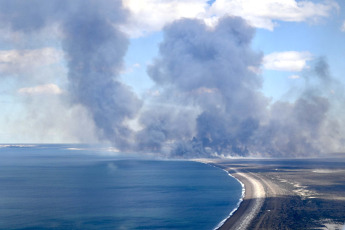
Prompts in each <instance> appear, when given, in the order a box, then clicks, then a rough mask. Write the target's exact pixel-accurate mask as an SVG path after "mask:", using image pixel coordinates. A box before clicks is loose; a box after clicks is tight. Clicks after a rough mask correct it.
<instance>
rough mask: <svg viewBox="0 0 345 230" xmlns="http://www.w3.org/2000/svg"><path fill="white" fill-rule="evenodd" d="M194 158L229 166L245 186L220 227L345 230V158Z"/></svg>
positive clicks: (226, 228) (222, 228) (223, 166)
mask: <svg viewBox="0 0 345 230" xmlns="http://www.w3.org/2000/svg"><path fill="white" fill-rule="evenodd" d="M195 160H196V161H198V162H202V163H205V164H209V165H212V166H214V167H218V168H221V169H223V170H225V171H227V172H228V173H229V174H230V175H231V176H233V177H235V178H236V179H237V180H239V181H241V182H242V183H243V185H244V188H245V195H244V197H243V201H242V202H241V203H240V205H239V207H238V209H237V210H235V211H234V212H233V213H230V215H229V217H228V218H227V219H226V220H224V221H222V222H221V223H220V224H219V225H221V224H222V225H221V226H219V228H217V229H220V230H224V229H225V230H229V229H231V230H233V229H320V230H321V229H322V230H326V229H345V222H344V218H345V215H344V213H345V187H344V184H345V174H344V172H345V160H339V159H331V158H329V159H323V158H317V159H195Z"/></svg>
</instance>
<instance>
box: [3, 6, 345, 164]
mask: <svg viewBox="0 0 345 230" xmlns="http://www.w3.org/2000/svg"><path fill="white" fill-rule="evenodd" d="M28 5H30V6H28ZM0 9H6V12H5V11H4V10H1V11H4V12H1V17H2V21H3V22H2V23H3V24H4V25H5V26H8V27H9V28H10V29H11V30H13V31H18V32H20V33H35V32H37V31H40V30H42V29H43V28H45V27H48V26H51V25H58V26H59V28H60V30H61V32H62V36H61V38H60V40H61V44H62V49H63V51H64V54H65V59H66V61H67V67H68V81H69V88H68V91H69V98H70V101H71V102H72V104H78V105H82V106H83V107H85V108H86V110H87V111H88V114H89V115H90V117H91V118H92V120H93V123H94V124H95V126H96V128H97V130H98V136H99V138H100V139H103V140H108V141H110V142H111V143H113V144H114V146H115V147H117V148H119V149H121V150H127V151H128V150H135V151H149V152H157V153H164V154H167V155H169V156H172V157H199V156H202V157H206V156H214V155H225V156H226V155H231V156H248V155H260V156H274V157H275V156H276V157H298V156H310V155H318V154H322V153H329V152H336V151H343V150H344V145H343V144H342V143H344V138H343V137H344V134H345V132H344V130H342V128H341V127H342V125H343V122H344V121H343V120H342V119H341V118H339V117H336V116H335V115H334V114H337V112H334V111H339V109H341V108H340V105H341V104H342V102H343V96H342V95H339V94H340V92H341V90H342V88H341V86H340V85H339V84H338V83H337V82H336V81H335V80H334V79H333V78H332V77H331V75H330V73H329V72H330V70H329V67H328V64H327V61H326V60H325V59H322V58H320V60H318V61H317V62H316V63H314V67H313V68H312V70H311V71H309V72H307V73H306V74H305V75H306V76H305V82H306V84H305V87H304V88H303V89H302V90H301V92H300V95H299V96H298V98H297V99H296V100H295V101H293V102H286V101H284V102H283V101H277V102H274V103H272V102H271V101H270V99H269V98H267V97H266V96H265V95H264V94H263V93H262V83H263V79H262V77H261V76H260V74H258V73H257V72H258V71H255V70H258V69H260V66H261V64H262V58H263V55H262V54H261V53H260V52H257V51H255V50H254V49H253V48H252V44H251V42H252V39H253V37H254V36H255V30H254V29H253V28H251V27H250V26H248V25H247V24H246V22H245V21H244V20H243V19H241V18H239V17H226V18H223V19H221V20H220V21H219V23H218V24H217V25H216V26H215V27H214V28H210V27H208V26H206V25H205V24H204V23H203V22H202V21H200V20H195V19H183V20H179V21H176V22H173V23H172V24H170V25H169V26H167V27H165V29H164V40H163V42H162V43H161V44H160V47H159V55H158V57H157V58H156V59H155V60H154V61H153V63H152V64H151V65H150V66H149V68H148V70H147V71H148V74H149V76H150V77H151V79H152V80H153V81H154V82H155V84H156V86H155V87H156V88H158V89H159V92H160V93H159V95H158V96H156V97H155V98H153V99H152V100H151V101H149V102H147V103H145V106H143V104H144V103H143V101H141V99H139V98H138V97H137V96H136V95H135V93H134V92H132V91H131V89H130V88H129V86H126V85H125V84H124V83H122V82H121V81H120V80H119V76H120V72H121V68H122V65H123V58H124V55H125V54H126V51H127V47H128V45H129V39H128V38H127V37H126V36H125V35H124V34H123V33H122V32H121V31H120V30H119V29H118V27H119V25H121V23H123V22H124V21H125V20H126V17H127V15H128V12H126V11H125V10H124V9H123V8H122V6H121V1H114V0H111V1H110V0H97V1H96V0H85V1H81V0H80V1H62V0H49V1H35V0H30V1H0ZM133 120H136V121H137V122H138V124H139V126H140V129H138V130H134V129H132V128H131V127H130V126H129V125H128V123H129V122H130V121H133Z"/></svg>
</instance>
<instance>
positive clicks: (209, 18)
mask: <svg viewBox="0 0 345 230" xmlns="http://www.w3.org/2000/svg"><path fill="white" fill-rule="evenodd" d="M122 1H123V4H124V6H125V7H126V8H127V9H128V10H129V11H130V12H131V18H130V20H129V23H128V24H127V25H124V27H123V30H124V31H125V32H127V33H128V34H130V35H131V36H134V37H137V36H141V35H145V34H146V33H150V32H152V31H159V30H161V29H162V28H163V27H164V26H165V25H166V24H168V23H171V22H172V21H174V20H177V19H180V18H199V19H203V20H205V22H206V23H207V24H215V23H216V22H217V21H218V19H219V18H220V17H223V16H225V15H231V16H240V17H243V18H245V19H246V20H247V21H248V22H249V23H250V24H251V25H252V26H254V27H258V28H264V29H269V30H273V29H274V27H275V26H276V25H277V21H290V22H302V21H312V22H315V21H318V20H319V19H320V18H325V17H328V16H329V15H330V14H331V12H332V11H334V10H338V9H339V6H338V4H337V3H336V2H335V1H334V0H325V1H324V2H322V3H314V2H312V1H296V0H216V1H215V2H214V3H213V4H212V6H209V4H208V3H207V0H185V1H179V0H140V1H138V0H122Z"/></svg>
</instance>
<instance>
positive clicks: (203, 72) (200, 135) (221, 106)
mask: <svg viewBox="0 0 345 230" xmlns="http://www.w3.org/2000/svg"><path fill="white" fill-rule="evenodd" d="M253 36H254V29H252V28H251V27H249V26H248V25H247V24H246V23H245V22H244V21H243V20H242V19H240V18H224V19H223V20H221V21H220V22H219V24H218V25H217V27H215V28H212V29H210V28H208V27H207V26H206V25H205V24H204V23H202V22H201V21H198V20H187V19H186V20H181V21H178V22H176V23H174V24H172V25H170V26H168V27H167V28H166V29H165V40H164V42H163V43H162V44H161V45H160V56H159V57H158V58H157V59H156V61H155V62H154V64H153V65H152V66H151V67H150V68H149V69H148V71H149V74H150V76H151V78H152V79H153V80H154V81H155V82H156V83H157V84H158V85H160V86H161V87H162V88H163V90H165V91H164V93H163V96H162V99H163V100H166V98H169V97H171V95H175V96H174V98H175V100H174V103H175V104H176V103H177V104H179V105H180V106H176V105H175V109H176V110H179V109H180V107H181V105H185V106H186V105H188V106H190V107H193V108H194V111H193V110H192V112H193V114H190V115H189V116H192V117H193V115H194V117H193V119H192V120H189V123H192V124H193V123H195V127H194V133H193V135H194V136H189V137H188V136H186V135H185V134H186V133H181V134H179V135H177V136H179V137H180V138H179V139H178V140H177V141H176V140H174V139H173V138H168V137H167V136H165V137H166V139H165V140H166V141H168V142H175V143H177V144H176V146H175V147H173V152H174V153H175V154H177V155H184V154H185V153H188V154H189V153H198V154H201V155H205V154H209V153H219V154H222V153H225V152H227V153H232V152H235V153H239V154H245V153H247V152H248V149H247V146H248V145H249V143H250V142H251V141H252V140H251V138H252V136H253V135H254V133H255V131H256V129H258V127H259V123H260V121H261V120H262V119H263V117H264V116H265V108H266V106H267V103H268V101H267V99H266V98H265V97H264V96H263V95H262V94H261V92H260V89H261V84H262V79H261V77H260V76H258V75H257V74H255V73H254V71H253V69H256V68H259V66H260V64H261V59H262V55H261V54H260V53H257V52H255V51H253V50H252V48H251V40H252V37H253ZM172 106H174V105H172ZM161 109H164V108H161ZM156 110H157V109H155V110H152V111H151V112H152V114H153V113H155V111H156ZM152 114H150V115H148V116H152ZM168 115H169V116H171V113H168ZM186 119H187V117H186ZM165 120H169V118H167V117H166V118H165ZM170 120H171V119H170ZM185 122H186V123H188V121H185ZM144 126H145V123H144ZM170 126H172V127H174V126H181V123H175V124H172V125H170ZM149 127H150V128H149V129H148V130H147V131H148V132H147V135H148V136H149V135H150V133H152V126H149ZM157 128H158V129H159V128H160V126H159V127H157ZM156 131H157V130H156V129H155V132H156ZM146 144H147V145H150V143H146Z"/></svg>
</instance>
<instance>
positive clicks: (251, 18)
mask: <svg viewBox="0 0 345 230" xmlns="http://www.w3.org/2000/svg"><path fill="white" fill-rule="evenodd" d="M337 9H339V6H338V4H337V3H336V2H335V1H333V0H328V1H324V2H323V3H313V2H312V1H298V2H297V1H296V0H261V1H258V0H242V1H241V0H217V1H216V2H215V3H214V4H213V5H212V7H211V8H210V10H209V13H210V14H211V15H215V16H217V17H220V16H224V15H233V16H240V17H243V18H245V19H246V20H247V21H248V22H249V23H250V24H251V25H252V26H254V27H258V28H264V29H269V30H273V29H274V27H275V26H276V22H275V21H289V22H302V21H317V20H319V19H320V18H323V17H327V16H329V15H330V13H331V12H332V11H333V10H337Z"/></svg>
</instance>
